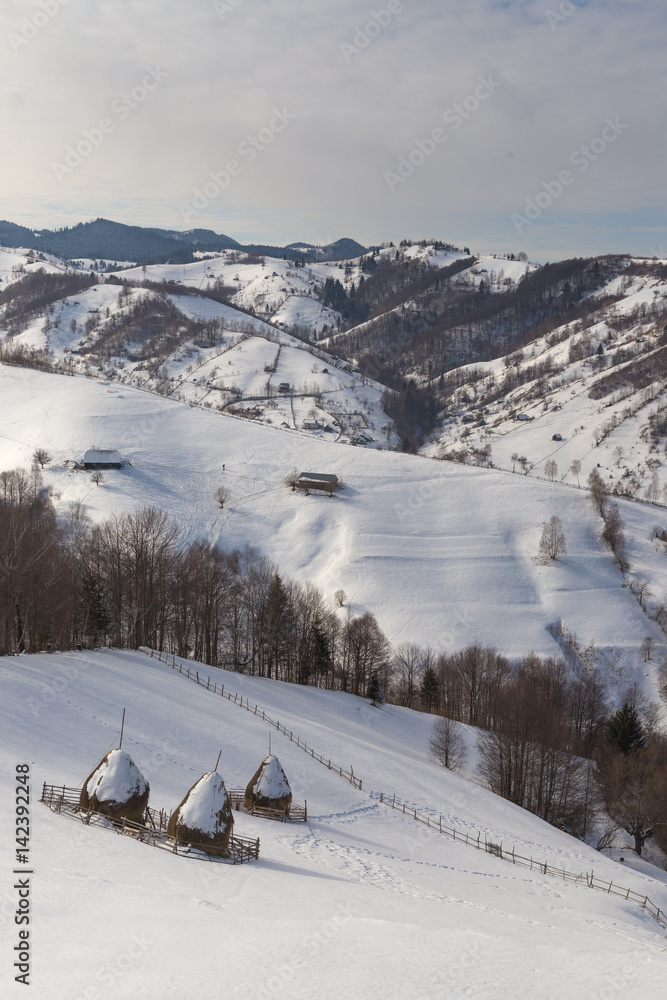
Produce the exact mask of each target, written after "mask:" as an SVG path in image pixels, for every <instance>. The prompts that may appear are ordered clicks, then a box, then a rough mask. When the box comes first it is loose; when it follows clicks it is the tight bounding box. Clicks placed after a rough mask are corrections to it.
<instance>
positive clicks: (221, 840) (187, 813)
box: [167, 771, 234, 854]
mask: <svg viewBox="0 0 667 1000" xmlns="http://www.w3.org/2000/svg"><path fill="white" fill-rule="evenodd" d="M233 827H234V817H233V816H232V806H231V803H230V801H229V795H228V794H227V789H226V788H225V783H224V781H223V780H222V778H221V777H220V775H219V774H218V772H217V771H208V773H207V774H203V775H202V776H201V778H199V780H198V781H196V782H195V783H194V785H193V786H192V788H191V789H190V791H189V792H188V794H187V795H186V796H185V798H184V799H183V801H182V802H181V804H180V806H179V807H178V808H177V809H175V810H174V812H173V813H172V814H171V817H170V819H169V825H168V827H167V833H168V835H169V836H170V837H173V838H174V840H177V841H178V842H179V843H180V844H196V845H197V846H198V847H202V848H203V849H204V850H206V848H207V847H209V848H215V853H216V854H218V853H224V852H225V851H226V850H227V846H228V844H229V841H230V838H231V836H232V829H233Z"/></svg>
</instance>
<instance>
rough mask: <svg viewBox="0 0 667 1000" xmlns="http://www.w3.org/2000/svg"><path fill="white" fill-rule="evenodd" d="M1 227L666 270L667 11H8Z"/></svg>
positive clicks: (85, 1)
mask: <svg viewBox="0 0 667 1000" xmlns="http://www.w3.org/2000/svg"><path fill="white" fill-rule="evenodd" d="M0 44H1V45H2V46H3V47H4V50H3V53H2V56H3V57H2V60H0V102H1V107H2V121H3V144H2V153H3V155H2V157H1V159H0V172H1V183H0V218H3V219H7V220H9V221H12V222H17V223H21V224H23V225H29V226H34V227H36V228H54V227H57V226H65V225H72V224H75V223H77V222H81V221H87V220H88V219H93V218H98V217H104V218H110V219H114V220H116V221H118V222H124V223H127V224H132V225H150V226H159V227H163V228H168V229H179V230H189V229H194V228H206V229H214V230H215V231H216V232H221V233H226V234H227V235H229V236H232V237H234V238H235V239H237V240H239V241H240V242H242V243H247V242H270V243H276V244H281V245H282V244H285V243H289V242H293V241H296V240H304V241H308V242H311V243H317V244H323V243H328V242H330V241H332V240H335V239H339V238H341V237H344V236H349V237H352V238H354V239H357V240H359V241H360V242H362V243H364V244H366V245H372V244H377V243H381V242H383V241H389V240H395V241H398V240H400V239H402V238H404V237H406V238H421V237H426V238H429V237H437V238H438V239H441V240H445V241H448V242H451V243H454V244H455V245H457V246H460V247H463V246H468V247H470V249H471V250H472V251H473V252H474V253H483V252H494V251H495V252H505V251H513V252H520V251H524V252H526V253H527V254H528V256H529V257H530V258H531V259H533V260H542V261H544V260H556V259H562V258H566V257H573V256H582V255H590V254H597V253H613V252H618V253H632V254H636V255H644V254H650V255H658V256H667V205H666V204H665V154H666V153H667V129H666V128H665V124H666V119H667V59H666V58H665V52H666V51H667V4H665V2H664V0H376V2H373V0H368V3H366V2H365V0H317V2H313V0H310V2H306V0H189V2H188V3H187V4H185V3H183V2H182V0H180V2H179V0H122V3H117V2H111V0H4V3H3V4H2V6H1V8H0Z"/></svg>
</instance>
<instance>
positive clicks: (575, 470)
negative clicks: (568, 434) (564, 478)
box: [570, 458, 581, 486]
mask: <svg viewBox="0 0 667 1000" xmlns="http://www.w3.org/2000/svg"><path fill="white" fill-rule="evenodd" d="M570 472H571V473H572V475H573V476H576V477H577V486H578V485H579V473H580V472H581V462H580V461H579V459H578V458H575V460H574V462H573V463H572V465H571V466H570Z"/></svg>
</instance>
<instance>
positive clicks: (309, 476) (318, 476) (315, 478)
mask: <svg viewBox="0 0 667 1000" xmlns="http://www.w3.org/2000/svg"><path fill="white" fill-rule="evenodd" d="M299 479H300V480H304V481H308V482H309V483H328V484H330V485H332V486H337V485H338V483H339V482H340V480H339V479H338V476H332V475H328V474H325V473H322V472H302V473H301V475H300V476H299Z"/></svg>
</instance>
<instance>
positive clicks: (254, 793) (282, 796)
mask: <svg viewBox="0 0 667 1000" xmlns="http://www.w3.org/2000/svg"><path fill="white" fill-rule="evenodd" d="M291 804H292V789H291V788H290V786H289V781H288V780H287V775H286V774H285V772H284V771H283V768H282V764H281V763H280V761H279V760H278V758H277V757H275V756H274V755H273V754H269V756H268V757H265V758H264V760H263V761H262V763H261V764H260V765H259V767H258V768H257V771H256V772H255V774H254V775H253V777H252V778H251V780H250V782H249V784H248V787H247V788H246V790H245V805H246V808H247V809H250V808H252V806H265V807H268V808H270V809H285V810H287V809H289V807H290V806H291Z"/></svg>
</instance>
